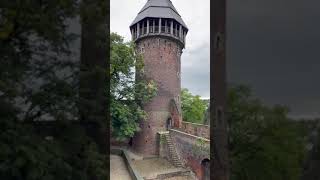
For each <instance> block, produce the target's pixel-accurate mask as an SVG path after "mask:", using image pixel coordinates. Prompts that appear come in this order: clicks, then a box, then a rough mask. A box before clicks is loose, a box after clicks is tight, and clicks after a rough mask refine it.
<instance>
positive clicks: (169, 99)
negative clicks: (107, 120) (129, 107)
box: [130, 0, 188, 156]
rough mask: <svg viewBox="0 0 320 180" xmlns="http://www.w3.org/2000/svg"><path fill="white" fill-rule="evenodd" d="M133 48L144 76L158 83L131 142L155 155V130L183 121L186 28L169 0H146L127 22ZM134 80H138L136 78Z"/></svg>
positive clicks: (134, 146) (137, 148) (134, 145)
mask: <svg viewBox="0 0 320 180" xmlns="http://www.w3.org/2000/svg"><path fill="white" fill-rule="evenodd" d="M130 31H131V35H132V40H133V41H134V42H135V44H136V48H137V49H136V50H137V52H138V53H140V54H141V55H142V57H143V61H144V78H146V79H147V80H153V81H154V82H155V83H156V84H157V88H158V91H157V96H156V97H154V98H153V99H152V100H151V101H150V102H148V103H147V104H145V105H144V110H145V111H146V112H147V120H146V121H143V122H141V124H140V128H141V131H140V132H138V133H137V134H136V135H135V137H134V138H133V141H132V146H133V149H134V150H136V151H137V152H138V153H141V154H143V155H145V156H148V155H157V154H158V152H157V148H158V147H157V132H159V131H164V130H167V128H168V126H169V125H168V122H172V123H170V124H171V125H170V126H175V127H179V126H180V124H181V121H182V117H181V105H180V91H181V54H182V49H184V47H185V38H186V34H187V32H188V28H187V26H186V25H185V23H184V22H183V20H182V18H181V16H180V15H179V13H178V12H177V10H176V9H175V8H174V6H173V4H172V2H171V1H170V0H148V1H147V3H146V5H145V6H144V7H143V8H142V10H141V11H140V12H139V13H138V15H137V17H136V18H135V20H134V21H133V23H132V24H131V25H130ZM137 80H139V79H138V78H137Z"/></svg>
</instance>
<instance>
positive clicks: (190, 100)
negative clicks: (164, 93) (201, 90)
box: [181, 88, 207, 123]
mask: <svg viewBox="0 0 320 180" xmlns="http://www.w3.org/2000/svg"><path fill="white" fill-rule="evenodd" d="M206 108H207V103H206V102H205V101H203V100H202V99H200V96H199V95H195V96H194V95H192V94H191V93H190V92H189V91H188V89H185V88H183V89H182V90H181V109H182V116H183V121H187V122H192V123H203V118H204V115H205V111H206Z"/></svg>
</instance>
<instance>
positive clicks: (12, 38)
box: [0, 0, 106, 180]
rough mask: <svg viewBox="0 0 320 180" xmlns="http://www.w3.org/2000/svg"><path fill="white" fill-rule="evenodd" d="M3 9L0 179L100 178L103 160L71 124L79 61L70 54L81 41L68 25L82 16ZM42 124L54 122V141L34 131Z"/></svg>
mask: <svg viewBox="0 0 320 180" xmlns="http://www.w3.org/2000/svg"><path fill="white" fill-rule="evenodd" d="M0 4H1V6H0V7H1V8H0V16H1V18H0V27H1V28H0V53H1V59H0V132H1V133H0V179H7V180H10V179H26V180H47V179H48V180H50V179H62V180H64V179H77V180H78V179H83V180H85V179H88V178H90V177H92V175H94V176H95V177H97V178H98V179H103V178H105V176H106V171H105V163H106V161H105V156H104V155H102V154H100V153H99V152H98V151H97V146H96V144H95V143H94V142H93V141H92V139H91V138H89V137H88V136H87V134H86V132H85V128H84V127H82V126H80V125H73V124H72V121H74V120H77V119H78V117H77V114H78V108H77V106H76V105H77V102H78V101H79V96H78V92H77V90H78V86H79V81H78V75H79V74H78V72H79V63H78V62H79V60H78V59H77V57H76V56H74V54H73V52H72V50H71V48H70V47H71V46H73V45H74V44H73V43H74V40H79V39H78V35H76V34H73V33H70V32H68V22H70V20H75V19H76V17H78V16H79V15H80V14H79V12H80V11H79V4H78V1H75V0H61V1H7V0H5V1H1V3H0ZM43 120H54V121H52V122H51V125H50V126H51V127H52V128H53V129H55V130H54V131H52V132H48V133H49V135H50V136H53V139H52V140H48V139H46V138H45V137H46V136H47V135H46V134H43V133H41V132H45V130H43V129H41V128H39V127H36V126H35V125H34V122H36V121H43Z"/></svg>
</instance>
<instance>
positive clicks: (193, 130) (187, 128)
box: [179, 121, 210, 139]
mask: <svg viewBox="0 0 320 180" xmlns="http://www.w3.org/2000/svg"><path fill="white" fill-rule="evenodd" d="M179 130H181V131H183V132H186V133H188V134H192V135H195V136H200V137H204V138H207V139H210V126H208V125H203V124H196V123H190V122H185V121H182V124H181V128H180V129H179Z"/></svg>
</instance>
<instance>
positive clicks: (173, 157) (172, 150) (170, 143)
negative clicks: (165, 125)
mask: <svg viewBox="0 0 320 180" xmlns="http://www.w3.org/2000/svg"><path fill="white" fill-rule="evenodd" d="M164 136H165V139H166V143H167V148H168V153H169V157H170V161H171V162H172V163H173V165H174V166H176V167H183V164H182V162H181V160H180V158H179V156H178V153H177V151H176V148H175V146H174V144H173V141H172V139H171V136H170V134H169V132H168V133H165V134H164Z"/></svg>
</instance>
